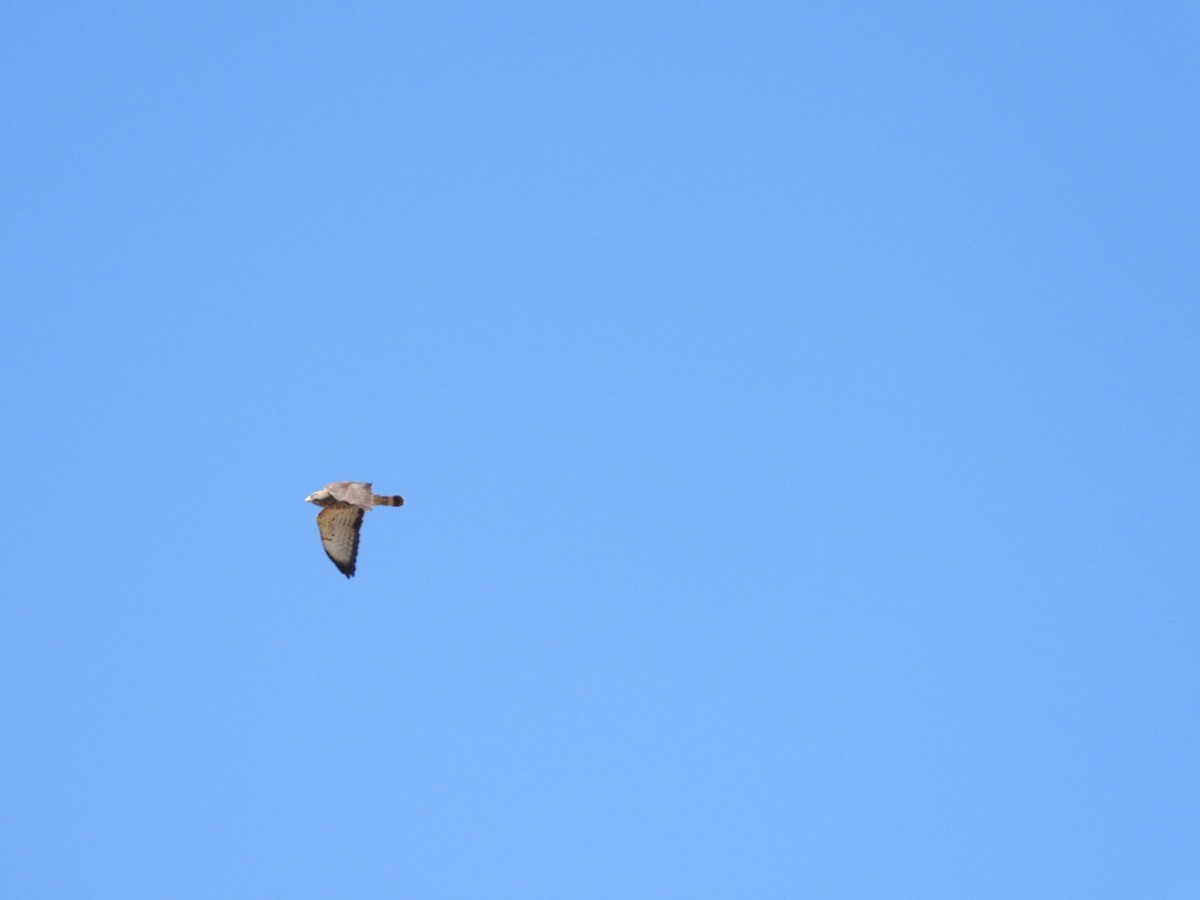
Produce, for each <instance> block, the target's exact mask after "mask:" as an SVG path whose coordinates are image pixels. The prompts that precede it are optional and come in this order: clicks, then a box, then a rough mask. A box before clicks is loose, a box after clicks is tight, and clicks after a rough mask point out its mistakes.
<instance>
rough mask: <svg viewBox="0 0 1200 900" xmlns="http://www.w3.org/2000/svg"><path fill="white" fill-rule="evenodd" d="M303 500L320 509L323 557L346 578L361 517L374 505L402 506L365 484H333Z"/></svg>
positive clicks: (351, 566)
mask: <svg viewBox="0 0 1200 900" xmlns="http://www.w3.org/2000/svg"><path fill="white" fill-rule="evenodd" d="M304 499H305V500H306V501H307V502H309V503H314V504H316V505H317V506H320V507H322V509H321V511H320V512H319V513H317V528H318V529H319V530H320V532H321V544H322V545H323V546H324V547H325V554H326V556H328V557H329V558H330V559H331V560H333V564H334V565H335V566H337V567H338V571H339V572H341V573H342V574H343V575H345V576H346V577H347V578H350V577H351V576H353V575H354V569H355V564H356V561H357V559H358V535H359V532H360V531H361V530H362V521H363V516H365V515H366V514H367V511H368V510H370V509H372V508H373V507H376V506H403V505H404V498H403V497H400V496H393V497H380V496H379V495H377V494H375V493H374V492H373V491H372V490H371V484H370V482H367V481H335V482H333V484H327V485H325V487H324V488H322V489H321V490H319V491H314V492H313V493H311V494H309V495H308V496H307V497H305V498H304Z"/></svg>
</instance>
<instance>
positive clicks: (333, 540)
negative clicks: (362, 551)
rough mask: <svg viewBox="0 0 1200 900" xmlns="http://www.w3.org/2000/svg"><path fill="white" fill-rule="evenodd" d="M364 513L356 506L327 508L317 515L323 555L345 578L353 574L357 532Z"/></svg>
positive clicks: (356, 552) (360, 526) (356, 553)
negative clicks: (323, 550)
mask: <svg viewBox="0 0 1200 900" xmlns="http://www.w3.org/2000/svg"><path fill="white" fill-rule="evenodd" d="M364 515H365V513H364V512H363V510H362V508H361V507H358V506H328V507H326V508H325V509H323V510H321V511H320V512H319V513H317V528H319V529H320V530H321V543H322V544H323V545H324V546H325V555H326V556H328V557H329V558H330V559H332V560H333V564H334V565H335V566H337V567H338V571H339V572H341V573H342V574H343V575H345V576H346V577H347V578H349V577H351V576H352V575H353V574H354V561H355V560H356V559H357V558H358V532H359V529H361V528H362V520H363V516H364Z"/></svg>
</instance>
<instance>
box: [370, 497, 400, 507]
mask: <svg viewBox="0 0 1200 900" xmlns="http://www.w3.org/2000/svg"><path fill="white" fill-rule="evenodd" d="M371 502H372V503H373V504H374V505H375V506H403V505H404V498H403V497H401V496H400V495H399V494H397V495H396V496H394V497H380V496H379V495H378V494H375V495H374V496H373V497H372V498H371Z"/></svg>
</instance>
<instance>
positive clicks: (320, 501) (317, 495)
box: [304, 488, 333, 506]
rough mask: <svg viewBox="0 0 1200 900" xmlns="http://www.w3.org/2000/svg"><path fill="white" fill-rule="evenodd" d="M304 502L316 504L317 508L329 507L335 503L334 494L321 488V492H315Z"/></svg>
mask: <svg viewBox="0 0 1200 900" xmlns="http://www.w3.org/2000/svg"><path fill="white" fill-rule="evenodd" d="M304 502H305V503H315V504H316V505H317V506H328V505H329V504H330V503H331V502H333V494H331V493H329V491H328V490H326V489H325V488H321V489H320V490H319V491H313V492H312V493H311V494H309V495H308V496H307V497H305V498H304Z"/></svg>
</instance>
